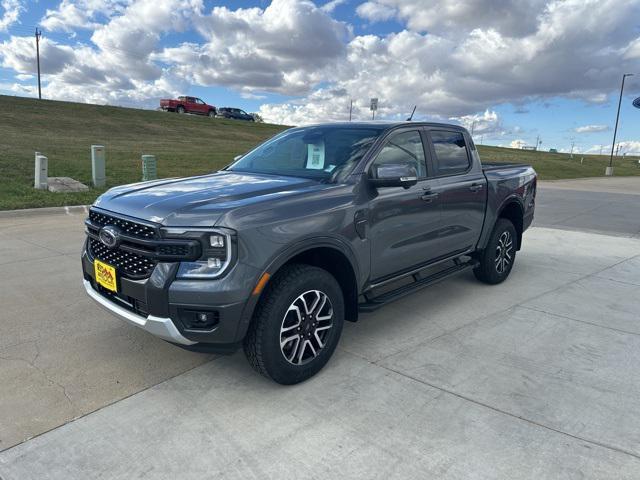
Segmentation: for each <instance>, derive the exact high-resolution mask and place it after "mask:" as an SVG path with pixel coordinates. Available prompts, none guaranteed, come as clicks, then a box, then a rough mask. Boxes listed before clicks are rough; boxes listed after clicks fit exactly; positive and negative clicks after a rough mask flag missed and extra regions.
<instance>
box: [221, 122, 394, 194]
mask: <svg viewBox="0 0 640 480" xmlns="http://www.w3.org/2000/svg"><path fill="white" fill-rule="evenodd" d="M381 132H382V129H376V128H366V127H363V128H356V127H349V128H345V127H344V126H337V125H336V126H331V125H324V126H318V127H302V128H292V129H290V130H287V131H285V132H282V133H281V134H279V135H276V136H275V137H273V138H272V139H271V140H269V141H267V142H265V143H263V144H262V145H260V146H258V147H257V148H256V149H254V150H252V151H251V152H249V153H248V154H246V155H245V156H243V157H242V158H240V159H239V160H238V161H237V162H235V163H233V164H232V165H230V166H229V167H227V170H231V171H235V172H253V173H267V174H278V175H287V176H292V177H304V178H312V179H316V180H320V181H326V182H331V183H333V182H340V181H342V180H344V178H345V177H346V176H347V175H348V174H349V173H350V172H351V170H352V169H353V167H354V166H355V165H356V164H357V163H358V162H359V161H360V159H362V157H363V156H364V155H365V153H366V152H367V150H369V148H370V147H371V145H372V144H373V142H374V141H375V139H376V138H377V137H378V136H379V135H380V133H381Z"/></svg>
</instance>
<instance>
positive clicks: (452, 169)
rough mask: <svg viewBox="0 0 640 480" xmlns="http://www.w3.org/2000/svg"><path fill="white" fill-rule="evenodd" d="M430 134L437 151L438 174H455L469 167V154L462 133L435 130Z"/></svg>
mask: <svg viewBox="0 0 640 480" xmlns="http://www.w3.org/2000/svg"><path fill="white" fill-rule="evenodd" d="M430 135H431V140H432V141H433V148H434V150H435V153H436V167H437V170H438V175H455V174H457V173H463V172H466V171H467V170H468V169H469V165H470V163H469V155H467V146H466V144H465V141H464V136H463V135H462V133H460V132H449V131H445V130H433V131H431V132H430Z"/></svg>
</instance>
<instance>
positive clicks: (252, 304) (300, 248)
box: [236, 236, 360, 340]
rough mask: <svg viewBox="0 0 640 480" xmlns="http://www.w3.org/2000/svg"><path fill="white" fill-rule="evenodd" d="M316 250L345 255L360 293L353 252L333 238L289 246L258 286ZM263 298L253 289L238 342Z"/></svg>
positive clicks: (261, 274)
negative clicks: (328, 250) (304, 255)
mask: <svg viewBox="0 0 640 480" xmlns="http://www.w3.org/2000/svg"><path fill="white" fill-rule="evenodd" d="M315 248H332V249H334V250H336V251H338V252H339V253H341V254H343V255H344V256H345V257H346V258H347V260H348V261H349V263H350V264H351V268H352V269H353V273H354V276H355V278H356V284H357V285H356V288H357V289H358V291H359V289H360V285H359V284H358V279H359V278H360V277H359V268H358V263H357V261H356V256H355V254H354V252H353V250H352V249H351V247H350V246H349V245H348V243H347V242H345V241H343V240H340V239H338V238H336V237H331V236H316V237H309V238H305V239H303V240H300V241H298V242H296V243H294V244H292V245H288V246H287V247H285V248H284V249H282V250H281V251H279V252H278V253H277V254H276V255H274V256H273V258H272V259H271V260H270V261H269V262H268V264H267V266H266V268H264V269H263V270H262V272H261V273H260V275H259V276H258V277H257V278H256V285H257V282H258V281H259V280H260V279H261V278H262V276H263V275H264V274H265V273H268V274H269V275H271V276H273V275H274V274H275V273H276V272H277V271H278V270H279V269H280V268H281V267H282V266H283V265H285V264H286V263H287V262H288V261H289V260H291V259H292V258H294V257H295V256H297V255H300V254H301V253H304V252H306V251H309V250H312V249H315ZM261 296H262V292H260V294H257V295H254V294H253V289H252V291H251V293H250V294H249V298H248V299H247V301H246V303H245V306H244V309H243V311H242V318H241V319H240V321H239V322H238V330H237V333H236V338H237V339H238V340H241V339H242V338H244V336H245V335H246V332H247V329H248V328H249V325H250V324H251V320H252V318H253V313H254V311H255V308H256V306H257V304H258V301H259V300H260V298H261Z"/></svg>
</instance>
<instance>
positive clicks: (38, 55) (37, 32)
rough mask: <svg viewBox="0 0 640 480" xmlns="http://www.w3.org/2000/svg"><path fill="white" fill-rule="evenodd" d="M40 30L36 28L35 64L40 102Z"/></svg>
mask: <svg viewBox="0 0 640 480" xmlns="http://www.w3.org/2000/svg"><path fill="white" fill-rule="evenodd" d="M41 36H42V30H38V28H37V27H36V62H37V64H38V99H40V100H42V87H41V86H40V37H41Z"/></svg>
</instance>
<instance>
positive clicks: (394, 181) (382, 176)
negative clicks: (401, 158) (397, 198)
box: [369, 164, 418, 188]
mask: <svg viewBox="0 0 640 480" xmlns="http://www.w3.org/2000/svg"><path fill="white" fill-rule="evenodd" d="M373 168H374V169H376V170H375V173H374V174H373V175H371V174H370V175H369V182H371V184H372V185H373V186H374V187H376V188H383V187H403V188H409V187H412V186H413V185H415V184H416V183H418V173H417V172H416V169H415V168H414V167H413V166H411V165H407V164H387V165H379V166H375V165H374V166H373Z"/></svg>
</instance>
